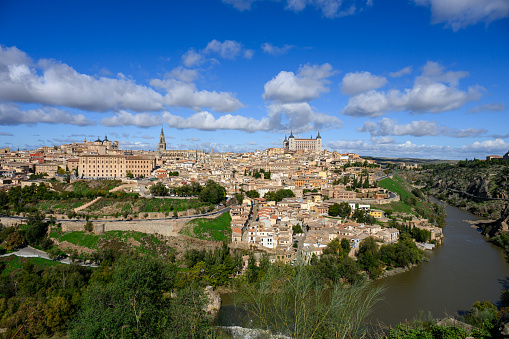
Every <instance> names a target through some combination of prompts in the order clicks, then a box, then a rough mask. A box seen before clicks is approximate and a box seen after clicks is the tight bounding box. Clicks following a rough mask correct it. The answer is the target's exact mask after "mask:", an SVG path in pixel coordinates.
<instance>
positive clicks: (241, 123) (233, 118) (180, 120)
mask: <svg viewBox="0 0 509 339" xmlns="http://www.w3.org/2000/svg"><path fill="white" fill-rule="evenodd" d="M168 125H169V126H170V127H173V128H178V129H186V128H193V129H199V130H202V131H215V130H239V131H245V132H256V131H269V130H270V125H269V121H268V119H267V118H264V119H262V120H256V119H253V118H246V117H243V116H240V115H231V114H225V115H222V116H220V117H219V118H217V119H216V118H215V117H214V115H212V114H211V113H210V112H205V111H204V112H198V113H195V114H193V115H192V116H190V117H188V118H184V117H180V116H176V115H172V114H169V115H168Z"/></svg>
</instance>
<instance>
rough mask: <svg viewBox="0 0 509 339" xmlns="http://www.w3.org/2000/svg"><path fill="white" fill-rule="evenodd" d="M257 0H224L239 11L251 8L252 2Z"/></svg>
mask: <svg viewBox="0 0 509 339" xmlns="http://www.w3.org/2000/svg"><path fill="white" fill-rule="evenodd" d="M255 1H257V0H223V2H224V3H225V4H229V5H232V6H233V7H235V8H236V9H238V10H239V11H241V12H242V11H245V10H250V9H251V4H252V3H253V2H255Z"/></svg>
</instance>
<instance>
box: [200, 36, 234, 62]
mask: <svg viewBox="0 0 509 339" xmlns="http://www.w3.org/2000/svg"><path fill="white" fill-rule="evenodd" d="M241 50H242V44H241V43H240V42H237V41H233V40H225V41H224V42H221V41H218V40H216V39H214V40H212V41H211V42H209V43H208V44H207V47H205V53H207V54H211V53H215V54H218V55H219V56H221V58H223V59H231V60H233V59H235V58H236V57H237V56H238V55H239V54H240V52H241Z"/></svg>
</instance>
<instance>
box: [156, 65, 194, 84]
mask: <svg viewBox="0 0 509 339" xmlns="http://www.w3.org/2000/svg"><path fill="white" fill-rule="evenodd" d="M164 77H165V78H171V79H177V80H182V81H185V82H193V81H194V80H196V78H198V71H197V70H195V69H188V68H184V67H177V68H174V69H172V70H171V72H168V73H166V74H165V75H164Z"/></svg>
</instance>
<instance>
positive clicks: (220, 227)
mask: <svg viewBox="0 0 509 339" xmlns="http://www.w3.org/2000/svg"><path fill="white" fill-rule="evenodd" d="M231 220H232V218H231V216H230V213H228V212H226V213H223V214H221V216H219V217H217V218H215V219H205V218H200V219H194V220H191V221H189V222H188V223H187V225H186V227H185V228H184V229H183V230H182V231H181V233H182V234H185V235H189V236H194V237H196V238H199V239H202V240H216V241H223V240H224V239H229V237H230V232H231V231H230V223H231ZM191 230H192V232H191Z"/></svg>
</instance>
